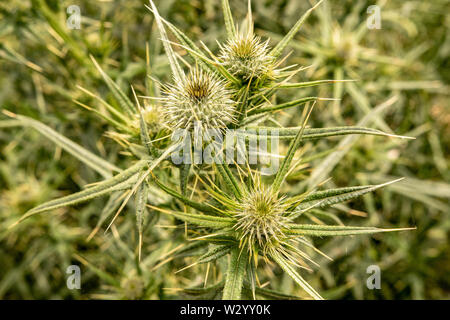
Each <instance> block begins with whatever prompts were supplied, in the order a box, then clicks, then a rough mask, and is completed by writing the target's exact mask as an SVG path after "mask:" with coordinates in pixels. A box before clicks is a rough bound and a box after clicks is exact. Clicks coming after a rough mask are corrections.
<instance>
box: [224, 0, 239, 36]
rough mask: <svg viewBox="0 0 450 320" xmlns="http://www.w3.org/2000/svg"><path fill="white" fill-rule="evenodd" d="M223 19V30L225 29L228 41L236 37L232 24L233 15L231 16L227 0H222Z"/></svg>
mask: <svg viewBox="0 0 450 320" xmlns="http://www.w3.org/2000/svg"><path fill="white" fill-rule="evenodd" d="M222 11H223V18H224V20H225V28H226V29H227V37H228V39H233V38H234V37H236V28H235V26H234V22H233V15H232V14H231V9H230V4H229V3H228V0H222Z"/></svg>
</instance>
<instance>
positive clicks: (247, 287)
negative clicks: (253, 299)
mask: <svg viewBox="0 0 450 320" xmlns="http://www.w3.org/2000/svg"><path fill="white" fill-rule="evenodd" d="M244 291H245V292H246V293H247V294H248V295H249V296H252V295H253V293H252V288H251V284H250V283H248V282H247V281H244ZM255 293H256V294H257V295H258V296H261V297H264V298H267V299H269V300H301V298H300V297H297V296H292V295H289V294H284V293H281V292H277V291H274V290H270V289H266V288H259V287H255Z"/></svg>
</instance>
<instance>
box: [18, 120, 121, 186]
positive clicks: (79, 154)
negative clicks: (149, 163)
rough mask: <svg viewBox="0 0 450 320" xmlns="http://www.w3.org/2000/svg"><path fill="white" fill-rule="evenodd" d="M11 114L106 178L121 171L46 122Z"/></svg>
mask: <svg viewBox="0 0 450 320" xmlns="http://www.w3.org/2000/svg"><path fill="white" fill-rule="evenodd" d="M11 116H13V117H15V118H16V119H18V120H19V121H21V122H22V124H23V125H26V126H30V127H32V128H33V129H35V130H37V131H38V132H39V133H40V134H42V135H44V136H45V137H47V138H48V139H50V140H51V141H53V142H54V143H55V144H56V145H58V146H59V147H61V148H62V149H63V150H65V151H67V152H68V153H70V154H71V155H72V156H74V157H75V158H77V159H78V160H80V161H82V162H83V163H85V164H86V165H87V166H89V167H90V168H92V169H94V170H95V171H97V172H98V173H100V174H101V175H102V176H103V177H105V178H109V177H111V171H116V172H120V171H121V170H120V169H119V168H117V167H116V166H115V165H113V164H111V163H109V162H108V161H106V160H104V159H102V158H100V157H98V156H96V155H95V154H93V153H92V152H90V151H88V150H86V149H84V148H83V147H81V146H80V145H78V144H76V143H75V142H73V141H71V140H69V139H68V138H66V137H64V136H63V135H61V134H59V133H58V132H56V131H55V130H53V129H51V128H50V127H48V126H46V125H45V124H43V123H41V122H39V121H37V120H34V119H32V118H28V117H25V116H21V115H11Z"/></svg>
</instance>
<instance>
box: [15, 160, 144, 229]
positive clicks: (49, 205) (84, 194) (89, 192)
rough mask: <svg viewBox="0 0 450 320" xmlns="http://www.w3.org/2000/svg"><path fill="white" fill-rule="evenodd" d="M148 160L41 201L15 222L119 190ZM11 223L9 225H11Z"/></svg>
mask: <svg viewBox="0 0 450 320" xmlns="http://www.w3.org/2000/svg"><path fill="white" fill-rule="evenodd" d="M147 163H148V161H138V162H137V163H136V164H134V165H133V166H132V167H130V168H128V169H127V170H125V171H123V172H121V173H119V174H117V175H116V176H114V177H112V178H110V179H108V180H105V181H102V182H100V183H98V184H97V185H95V186H93V187H90V188H87V189H85V190H82V191H80V192H77V193H74V194H71V195H68V196H65V197H62V198H58V199H55V200H51V201H48V202H46V203H43V204H41V205H39V206H37V207H35V208H33V209H31V210H30V211H28V212H27V213H26V214H25V215H24V216H23V217H22V218H20V220H19V221H18V222H16V223H15V224H14V225H16V224H17V223H19V222H21V221H23V220H24V219H26V218H28V217H30V216H32V215H35V214H38V213H42V212H46V211H50V210H54V209H58V208H61V207H65V206H69V205H74V204H78V203H81V202H85V201H88V200H90V199H94V198H97V197H100V196H103V195H105V194H108V193H111V192H113V191H117V190H121V187H122V186H123V185H124V184H128V183H129V181H128V180H129V179H130V178H132V177H133V176H134V175H136V173H138V172H139V171H140V170H141V169H142V168H143V167H144V166H146V165H147ZM14 225H12V226H11V227H13V226H14Z"/></svg>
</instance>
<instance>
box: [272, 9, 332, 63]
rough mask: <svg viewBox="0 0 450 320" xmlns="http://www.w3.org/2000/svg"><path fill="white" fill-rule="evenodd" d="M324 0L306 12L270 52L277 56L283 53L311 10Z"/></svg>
mask: <svg viewBox="0 0 450 320" xmlns="http://www.w3.org/2000/svg"><path fill="white" fill-rule="evenodd" d="M322 1H323V0H320V1H319V2H318V3H317V4H316V5H315V6H314V7H312V8H310V9H309V10H308V11H306V12H305V14H304V15H303V16H302V17H301V18H300V19H299V20H298V21H297V23H296V24H295V25H294V26H293V27H292V29H291V30H290V31H289V32H288V33H287V34H286V35H285V36H284V38H283V39H282V40H281V41H280V42H279V43H278V44H277V46H276V47H275V48H273V49H272V51H271V52H270V54H271V55H272V56H273V57H275V58H277V57H279V56H280V55H281V53H282V52H283V50H284V48H286V46H287V45H288V44H289V42H291V40H292V39H293V38H294V36H295V35H296V34H297V32H298V31H299V30H300V27H301V26H302V24H303V23H304V22H305V20H306V18H308V17H309V15H310V14H311V12H313V10H314V9H316V8H317V6H319V5H320V4H321V3H322Z"/></svg>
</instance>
